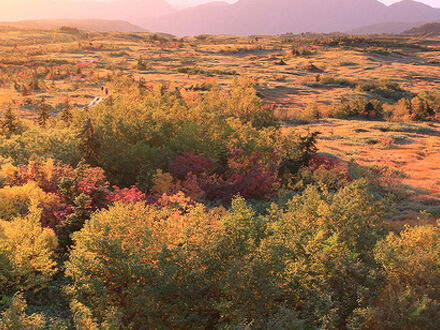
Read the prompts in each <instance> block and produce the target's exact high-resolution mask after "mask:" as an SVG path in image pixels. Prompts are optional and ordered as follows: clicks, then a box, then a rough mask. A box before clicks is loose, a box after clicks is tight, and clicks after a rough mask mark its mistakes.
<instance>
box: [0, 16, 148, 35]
mask: <svg viewBox="0 0 440 330" xmlns="http://www.w3.org/2000/svg"><path fill="white" fill-rule="evenodd" d="M0 26H6V27H13V28H18V29H32V30H56V29H59V28H60V27H63V26H68V27H73V28H77V29H79V30H84V31H89V32H147V30H146V29H144V28H142V27H140V26H136V25H133V24H131V23H128V22H126V21H119V20H103V19H42V20H27V21H17V22H0Z"/></svg>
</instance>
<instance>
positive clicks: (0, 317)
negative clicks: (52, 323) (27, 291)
mask: <svg viewBox="0 0 440 330" xmlns="http://www.w3.org/2000/svg"><path fill="white" fill-rule="evenodd" d="M26 307H27V304H26V301H25V300H24V298H23V296H22V295H20V294H18V295H16V296H14V297H13V298H12V300H11V302H10V305H9V307H8V309H7V310H6V311H4V312H3V313H1V314H0V329H2V330H9V329H11V330H12V329H21V330H40V329H41V330H42V329H45V328H46V322H45V320H44V316H43V315H41V314H32V315H27V314H26V311H25V310H26Z"/></svg>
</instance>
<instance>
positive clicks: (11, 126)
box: [1, 103, 18, 134]
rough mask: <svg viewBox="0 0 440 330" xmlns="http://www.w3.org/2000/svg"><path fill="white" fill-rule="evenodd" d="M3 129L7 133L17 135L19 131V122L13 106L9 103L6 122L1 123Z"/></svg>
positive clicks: (5, 117)
mask: <svg viewBox="0 0 440 330" xmlns="http://www.w3.org/2000/svg"><path fill="white" fill-rule="evenodd" d="M1 125H2V128H3V130H4V131H6V132H7V133H9V134H11V133H15V132H17V130H18V121H17V117H15V115H14V113H13V111H12V104H11V103H9V104H8V107H7V109H6V112H5V116H4V120H3V121H2V123H1Z"/></svg>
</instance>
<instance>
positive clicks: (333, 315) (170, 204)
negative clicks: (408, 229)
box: [67, 182, 383, 329]
mask: <svg viewBox="0 0 440 330" xmlns="http://www.w3.org/2000/svg"><path fill="white" fill-rule="evenodd" d="M160 203H161V205H162V208H160V207H157V206H145V205H144V204H142V203H137V204H134V205H122V204H117V205H116V206H114V207H112V208H110V209H109V210H108V211H101V212H99V213H97V214H95V215H94V216H92V218H91V220H90V221H89V222H87V223H86V225H85V227H84V228H83V229H82V230H81V231H80V232H78V233H77V234H75V235H74V241H75V246H74V247H73V249H72V253H71V256H70V261H69V262H68V263H67V275H68V276H69V277H71V278H72V280H73V284H72V285H71V286H70V287H69V289H68V292H69V294H70V295H71V297H72V298H73V299H75V300H76V301H77V302H79V304H80V305H78V306H80V307H81V308H80V309H79V310H80V313H79V314H80V315H82V316H83V318H82V319H83V320H85V321H87V322H92V323H94V324H103V323H104V322H106V321H107V320H108V318H109V315H113V316H112V317H111V318H110V319H112V320H119V321H118V322H121V324H122V327H132V328H137V329H146V328H216V327H226V328H227V327H230V328H237V327H240V326H244V325H247V326H252V327H254V328H267V327H271V326H275V325H280V326H282V325H286V326H287V325H294V326H298V327H302V326H307V327H327V328H342V327H344V326H345V325H346V324H348V322H349V320H350V319H351V318H352V316H353V311H355V310H356V309H358V308H361V307H367V306H369V304H371V302H372V301H374V299H375V297H376V294H375V293H376V289H377V287H380V283H382V282H381V278H380V277H379V275H378V274H379V269H380V268H379V266H378V264H377V263H376V261H375V259H374V246H375V244H376V242H377V241H378V240H379V239H381V238H382V237H383V230H382V227H381V225H380V222H379V217H380V209H381V208H380V206H379V205H378V204H376V203H375V202H374V201H373V199H372V197H371V196H370V195H369V193H368V192H367V188H366V185H365V184H364V183H362V182H356V183H353V184H351V185H349V186H347V187H346V188H344V189H343V190H341V191H339V192H337V193H335V194H329V193H326V192H324V193H319V191H318V189H317V188H313V187H309V188H308V189H306V191H305V193H304V194H302V195H301V196H297V197H295V198H294V199H293V200H292V201H290V202H289V203H288V206H287V208H286V209H282V208H281V207H277V206H273V207H272V208H271V209H270V210H269V211H268V215H267V216H264V217H263V216H258V215H257V214H256V213H255V211H254V210H253V209H252V208H251V207H249V206H248V205H247V204H246V203H245V201H244V200H243V199H242V198H238V199H235V200H234V201H233V203H232V208H231V210H230V211H226V210H221V209H218V210H211V211H209V210H206V209H205V208H204V207H202V206H201V205H194V204H193V203H192V202H190V201H185V200H184V199H182V197H177V199H176V197H172V198H169V197H166V199H165V200H164V201H162V202H160ZM75 304H76V302H75ZM110 306H112V308H113V309H112V311H110V310H109V307H110ZM118 315H120V318H119V319H118V318H117V316H118ZM115 322H116V321H115Z"/></svg>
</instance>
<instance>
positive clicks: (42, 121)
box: [37, 97, 50, 128]
mask: <svg viewBox="0 0 440 330" xmlns="http://www.w3.org/2000/svg"><path fill="white" fill-rule="evenodd" d="M49 119H50V115H49V105H48V104H47V103H46V99H45V98H44V97H43V98H42V99H41V101H40V104H39V105H38V118H37V122H38V124H39V125H40V126H41V127H43V128H44V127H46V125H47V122H48V121H49Z"/></svg>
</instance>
